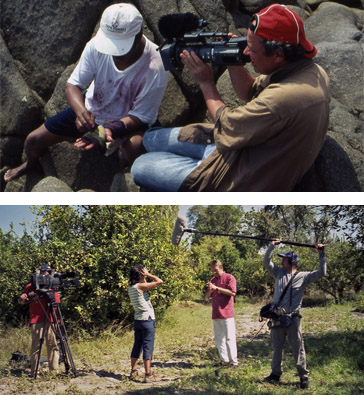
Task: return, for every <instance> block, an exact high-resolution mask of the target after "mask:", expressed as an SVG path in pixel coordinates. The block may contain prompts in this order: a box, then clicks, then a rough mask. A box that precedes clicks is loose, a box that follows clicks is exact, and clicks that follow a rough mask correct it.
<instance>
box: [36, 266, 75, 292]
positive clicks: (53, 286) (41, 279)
mask: <svg viewBox="0 0 364 395" xmlns="http://www.w3.org/2000/svg"><path fill="white" fill-rule="evenodd" d="M67 279H71V280H67ZM30 283H31V284H32V286H33V287H34V288H35V289H36V290H37V291H42V292H47V291H50V290H52V291H53V290H55V291H58V290H60V289H63V288H77V287H78V286H79V285H80V282H79V278H78V277H76V274H75V273H74V272H65V273H57V272H56V271H55V270H51V271H50V274H49V275H47V274H40V273H34V274H32V275H31V276H30Z"/></svg>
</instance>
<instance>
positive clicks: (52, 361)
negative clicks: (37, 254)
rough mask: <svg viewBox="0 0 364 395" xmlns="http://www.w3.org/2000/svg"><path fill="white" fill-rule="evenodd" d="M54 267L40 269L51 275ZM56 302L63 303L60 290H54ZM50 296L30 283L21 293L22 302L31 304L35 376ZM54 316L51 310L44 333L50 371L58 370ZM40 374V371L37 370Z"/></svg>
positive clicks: (31, 368) (44, 266) (33, 370)
mask: <svg viewBox="0 0 364 395" xmlns="http://www.w3.org/2000/svg"><path fill="white" fill-rule="evenodd" d="M51 271H52V269H51V267H50V266H49V265H42V266H41V267H40V270H39V274H40V275H46V276H49V275H50V273H51ZM54 300H55V303H61V300H60V298H59V294H58V292H54ZM48 302H49V297H48V295H47V293H46V292H40V291H38V290H36V289H35V288H34V287H33V285H32V284H31V283H29V284H28V285H27V286H26V287H25V289H24V291H23V292H22V294H21V295H20V303H21V304H29V312H30V323H29V325H30V328H31V333H32V346H31V351H30V370H31V373H30V375H31V377H34V376H35V369H36V366H37V361H38V353H39V347H40V339H41V337H42V332H43V325H44V321H45V318H46V312H47V306H48ZM52 322H53V319H52V316H51V314H50V312H49V315H48V317H47V323H46V329H45V334H44V339H45V344H46V347H47V357H48V368H49V370H50V371H57V370H58V360H59V349H58V343H57V339H56V336H55V334H54V331H53V329H52ZM37 374H38V372H37Z"/></svg>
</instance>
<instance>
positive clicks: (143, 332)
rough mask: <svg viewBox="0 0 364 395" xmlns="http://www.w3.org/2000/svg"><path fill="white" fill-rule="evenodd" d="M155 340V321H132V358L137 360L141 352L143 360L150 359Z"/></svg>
mask: <svg viewBox="0 0 364 395" xmlns="http://www.w3.org/2000/svg"><path fill="white" fill-rule="evenodd" d="M154 338H155V320H152V319H151V318H149V320H134V345H133V349H132V351H131V357H132V358H139V357H140V354H141V352H142V350H143V359H152V356H153V349H154Z"/></svg>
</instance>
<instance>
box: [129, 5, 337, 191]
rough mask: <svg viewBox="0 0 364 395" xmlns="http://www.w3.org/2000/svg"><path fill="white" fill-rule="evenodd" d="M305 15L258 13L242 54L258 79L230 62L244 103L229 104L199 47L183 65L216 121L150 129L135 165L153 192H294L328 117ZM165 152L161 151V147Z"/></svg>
mask: <svg viewBox="0 0 364 395" xmlns="http://www.w3.org/2000/svg"><path fill="white" fill-rule="evenodd" d="M316 53H317V50H316V48H315V47H314V46H313V44H312V43H311V42H310V41H308V40H307V38H306V36H305V32H304V25H303V21H302V20H301V18H300V17H299V16H298V15H297V14H296V13H295V12H293V11H292V10H290V9H289V8H288V7H286V6H283V5H280V4H272V5H270V6H268V7H266V8H265V9H263V10H262V11H260V12H259V13H257V14H255V15H254V16H253V19H252V22H251V24H250V26H249V30H248V35H247V47H246V48H245V50H244V54H245V55H248V56H249V57H250V59H251V63H252V66H253V67H254V70H255V71H256V72H257V73H260V74H262V75H260V76H259V77H257V78H255V77H254V76H252V75H251V74H250V73H248V71H247V70H246V69H245V68H244V67H243V66H229V67H228V70H229V73H230V79H231V82H232V85H233V88H234V90H235V91H236V93H237V94H238V96H239V97H240V99H242V100H243V101H245V102H246V104H245V105H242V106H239V107H237V108H229V107H227V106H226V105H225V103H224V101H223V100H222V98H221V96H220V94H219V92H218V91H217V88H216V85H215V82H214V76H213V72H212V70H211V68H210V67H209V66H207V65H206V64H205V63H204V62H203V61H202V60H201V59H200V58H199V57H198V56H197V55H196V54H195V53H194V52H193V51H192V52H191V53H189V52H188V51H186V50H184V51H183V53H182V54H181V59H182V63H183V64H184V65H185V66H186V67H187V68H188V70H189V71H190V73H191V75H192V77H193V78H194V79H195V80H196V81H197V83H198V84H199V86H200V89H201V91H202V93H203V95H204V98H205V102H206V106H207V109H208V111H209V113H210V116H211V118H212V120H213V122H214V125H211V124H192V125H187V126H184V127H182V128H171V129H162V130H158V131H156V130H150V131H147V132H146V133H145V135H144V138H143V144H144V146H145V148H146V150H147V151H148V153H147V154H145V155H142V156H141V157H139V158H138V159H137V160H136V161H135V163H134V165H133V167H132V177H133V179H134V181H135V182H136V183H137V184H139V185H142V186H144V187H146V188H148V189H151V190H153V191H171V192H173V191H183V192H189V191H210V192H213V191H221V192H228V191H247V192H264V191H271V192H274V191H276V192H277V191H279V192H285V191H291V190H292V189H293V188H294V186H295V185H296V184H297V183H298V182H299V181H300V180H301V178H302V176H303V175H304V174H305V173H306V172H307V171H308V169H309V168H310V167H311V165H312V164H313V162H314V161H315V159H316V157H317V155H318V153H319V151H320V149H321V146H322V144H323V141H324V138H325V135H326V131H327V127H328V120H329V101H330V92H329V79H328V76H327V74H326V73H325V71H324V70H323V69H322V68H321V67H320V66H318V65H317V64H315V63H314V62H313V61H312V58H313V57H314V56H315V55H316ZM161 151H163V152H161Z"/></svg>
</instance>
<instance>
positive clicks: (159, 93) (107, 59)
mask: <svg viewBox="0 0 364 395" xmlns="http://www.w3.org/2000/svg"><path fill="white" fill-rule="evenodd" d="M145 40H146V44H145V48H144V52H143V54H142V56H141V57H140V58H139V59H138V60H137V61H136V62H135V63H133V64H132V65H131V66H129V67H128V68H127V69H125V70H122V71H121V70H118V69H117V68H116V66H115V63H114V60H113V57H112V56H111V55H105V54H102V53H101V52H98V51H97V50H96V49H95V45H94V38H93V39H91V40H90V41H89V42H88V43H87V44H86V47H85V49H84V50H83V53H82V55H81V58H80V61H79V63H78V64H77V66H76V68H75V69H74V71H73V73H72V75H71V76H70V78H69V79H68V82H69V83H70V84H72V85H76V86H78V87H79V88H80V89H86V88H88V90H87V93H86V98H85V105H86V108H87V109H88V110H89V111H91V112H92V113H93V114H94V115H95V117H96V123H97V124H99V125H102V124H104V123H105V121H107V120H111V119H116V118H118V119H121V118H123V117H126V116H128V115H129V116H130V115H133V116H135V117H137V118H138V119H140V121H142V122H144V123H146V124H148V125H152V124H153V123H154V122H155V121H156V119H157V116H158V109H159V106H160V103H161V101H162V98H163V95H164V92H165V89H166V86H167V82H168V76H169V73H168V72H166V71H165V70H164V67H163V63H162V59H161V57H160V54H159V52H158V51H157V50H156V48H157V46H156V45H155V44H154V43H152V42H151V41H149V40H148V39H147V38H146V37H145Z"/></svg>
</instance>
